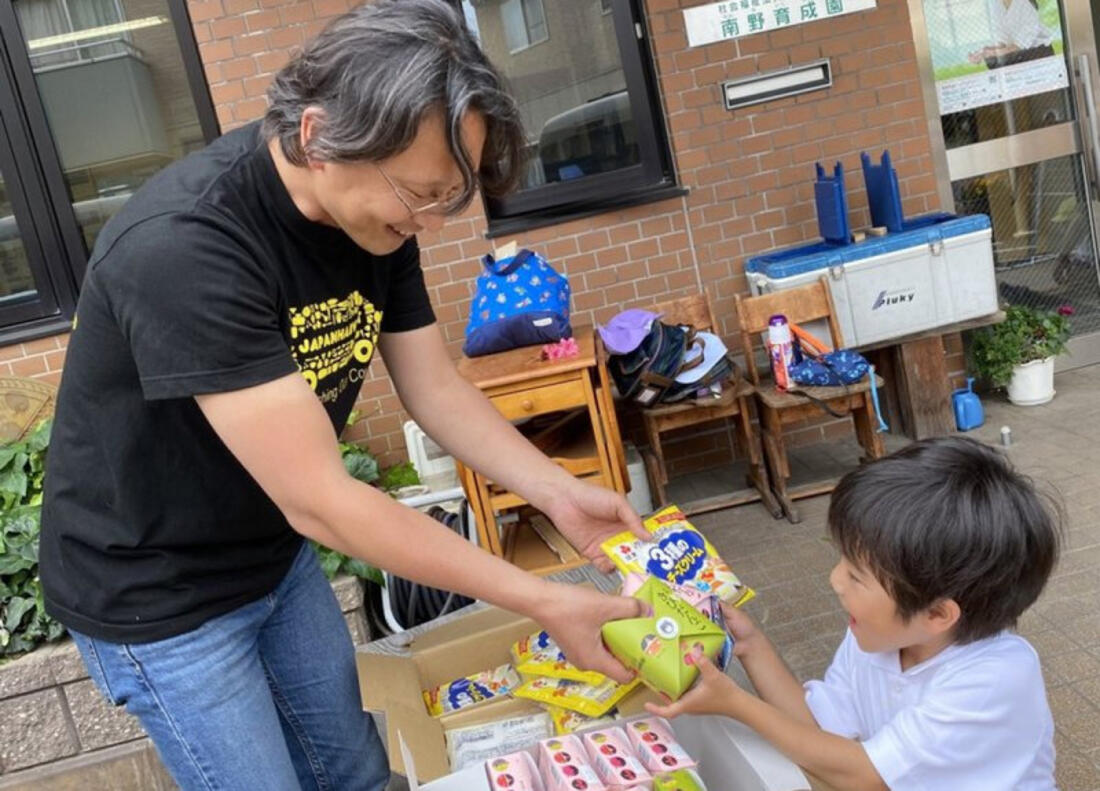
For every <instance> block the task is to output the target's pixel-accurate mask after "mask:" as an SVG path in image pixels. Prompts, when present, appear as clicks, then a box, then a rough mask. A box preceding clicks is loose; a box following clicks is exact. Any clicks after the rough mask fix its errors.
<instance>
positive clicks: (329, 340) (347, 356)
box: [290, 291, 382, 401]
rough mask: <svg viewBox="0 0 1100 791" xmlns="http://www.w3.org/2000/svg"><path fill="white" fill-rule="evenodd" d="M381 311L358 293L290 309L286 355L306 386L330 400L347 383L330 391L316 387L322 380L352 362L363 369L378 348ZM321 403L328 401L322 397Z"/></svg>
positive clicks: (339, 384) (340, 384) (340, 383)
mask: <svg viewBox="0 0 1100 791" xmlns="http://www.w3.org/2000/svg"><path fill="white" fill-rule="evenodd" d="M381 324H382V311H380V310H376V309H375V307H374V305H373V304H372V303H371V302H370V300H368V299H365V298H364V297H363V295H362V294H360V293H359V292H358V291H352V292H351V293H350V294H348V295H347V296H346V297H344V299H337V298H336V297H332V298H331V299H327V300H325V301H324V302H317V303H314V304H312V305H305V306H303V307H300V308H295V307H292V308H291V309H290V352H291V354H292V355H293V356H294V362H296V363H297V364H298V368H299V370H301V372H302V376H304V377H305V379H306V382H308V383H309V386H310V387H312V388H313V389H314V390H315V391H318V394H319V395H322V396H323V395H325V394H326V393H327V392H328V390H329V389H333V390H334V391H335V392H333V393H332V395H331V400H335V398H336V397H337V396H339V393H340V392H341V391H343V390H344V389H345V388H346V387H347V381H346V380H345V381H342V382H338V383H336V386H335V387H334V388H325V390H324V391H323V392H322V391H320V390H319V387H320V386H321V385H322V383H324V380H325V379H326V378H327V377H329V376H331V375H332V374H334V373H336V372H337V371H340V370H343V368H344V367H345V366H347V365H348V364H349V363H351V361H352V360H353V359H354V360H355V361H356V362H358V363H360V364H362V365H366V364H367V363H368V362H370V359H371V357H372V356H373V355H374V349H375V346H376V345H377V344H378V332H379V328H380V327H381ZM321 400H322V401H327V400H330V399H327V398H324V397H322V399H321Z"/></svg>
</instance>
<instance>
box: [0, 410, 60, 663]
mask: <svg viewBox="0 0 1100 791" xmlns="http://www.w3.org/2000/svg"><path fill="white" fill-rule="evenodd" d="M52 425H53V424H52V421H49V420H46V421H43V422H42V423H41V424H39V426H38V427H37V428H36V429H35V430H34V431H33V432H32V433H31V434H30V435H29V436H28V437H27V438H26V439H25V440H23V441H21V442H12V443H9V444H8V445H5V446H3V447H2V448H0V657H6V656H12V655H14V654H20V653H23V652H25V651H30V650H31V649H32V648H34V647H35V646H37V645H39V644H40V643H43V642H48V641H52V640H56V639H58V638H59V637H61V636H62V635H63V634H65V627H63V626H62V625H61V624H60V623H58V622H57V621H55V620H54V619H53V618H51V617H50V616H49V615H47V614H46V606H45V602H44V601H43V597H42V583H41V582H40V581H39V579H38V534H39V529H40V526H41V512H42V478H43V475H44V471H45V466H46V451H47V449H48V448H49V444H50V429H51V428H52Z"/></svg>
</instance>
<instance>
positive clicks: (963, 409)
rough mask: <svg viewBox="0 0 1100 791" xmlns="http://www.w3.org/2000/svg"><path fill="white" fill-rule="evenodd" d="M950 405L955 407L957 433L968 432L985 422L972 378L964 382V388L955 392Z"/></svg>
mask: <svg viewBox="0 0 1100 791" xmlns="http://www.w3.org/2000/svg"><path fill="white" fill-rule="evenodd" d="M951 403H952V405H953V406H954V407H955V425H956V426H958V427H959V431H970V429H972V428H977V427H978V426H980V425H981V424H982V423H984V422H985V413H984V412H983V411H982V402H981V399H979V398H978V394H977V393H975V392H974V379H973V378H968V379H967V380H966V387H964V388H961V389H959V390H956V391H955V393H954V394H953V395H952V396H951Z"/></svg>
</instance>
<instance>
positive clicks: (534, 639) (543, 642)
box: [511, 631, 558, 666]
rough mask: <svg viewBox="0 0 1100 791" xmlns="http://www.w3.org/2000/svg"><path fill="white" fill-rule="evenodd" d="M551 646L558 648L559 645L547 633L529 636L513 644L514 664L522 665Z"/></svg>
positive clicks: (536, 633)
mask: <svg viewBox="0 0 1100 791" xmlns="http://www.w3.org/2000/svg"><path fill="white" fill-rule="evenodd" d="M551 646H552V647H554V648H557V647H558V644H557V643H555V642H554V640H553V638H551V637H550V635H549V634H548V633H547V632H545V631H543V632H535V633H534V634H529V635H527V636H526V637H524V638H522V639H520V640H517V641H516V642H514V643H512V648H511V653H512V664H513V665H517V666H518V665H522V664H523V663H524V662H526V661H527V660H528V659H530V658H531V657H532V656H534V655H535V654H537V653H539V652H540V651H546V650H547V649H549V648H550V647H551Z"/></svg>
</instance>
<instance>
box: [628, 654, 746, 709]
mask: <svg viewBox="0 0 1100 791" xmlns="http://www.w3.org/2000/svg"><path fill="white" fill-rule="evenodd" d="M684 661H685V662H688V663H689V664H693V665H695V666H696V667H698V668H699V680H698V681H697V682H695V686H693V687H692V688H691V689H689V690H688V691H687V693H685V694H684V696H683V697H682V698H680V699H679V700H678V701H676V702H675V703H669V704H667V705H665V706H658V705H657V704H655V703H647V704H645V707H646V710H647V711H648V712H649V713H650V714H656V715H657V716H659V717H666V718H672V717H679V716H680V715H681V714H721V715H723V716H725V717H735V716H736V711H737V710H738V705H737V703H738V701H739V700H740V699H741V696H744V695H748V694H749V693H748V692H746V691H745V690H743V689H741V687H739V686H737V682H736V681H734V680H733V679H732V678H730V677H729V676H727V675H726V674H725V673H723V672H722V671H721V670H719V669H718V668H717V667H715V665H714V663H713V662H711V661H710V660H709V659H707V658H706V657H705V656H701V655H699V654H691V655H689V656H685V657H684Z"/></svg>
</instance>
